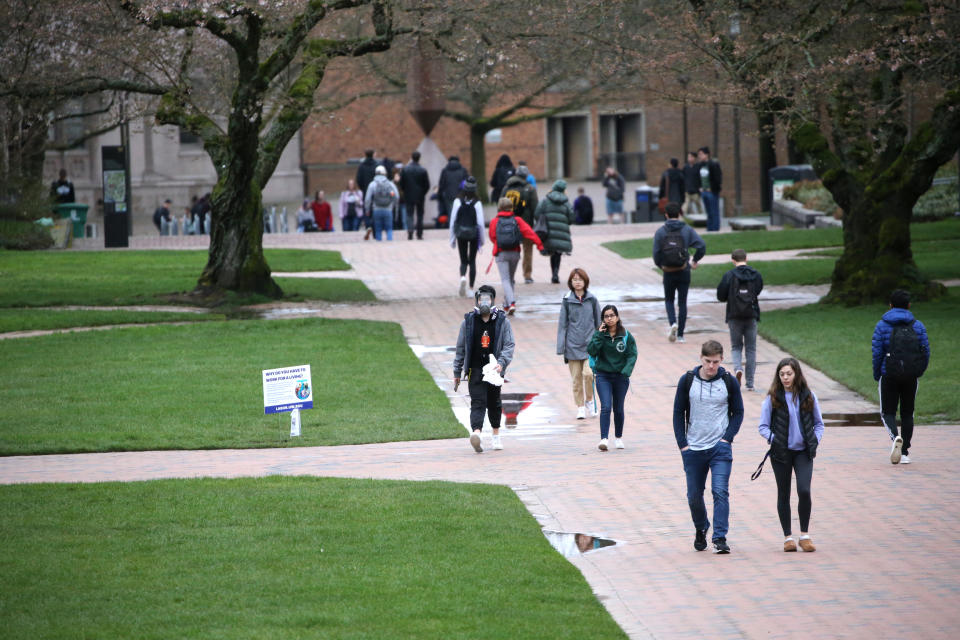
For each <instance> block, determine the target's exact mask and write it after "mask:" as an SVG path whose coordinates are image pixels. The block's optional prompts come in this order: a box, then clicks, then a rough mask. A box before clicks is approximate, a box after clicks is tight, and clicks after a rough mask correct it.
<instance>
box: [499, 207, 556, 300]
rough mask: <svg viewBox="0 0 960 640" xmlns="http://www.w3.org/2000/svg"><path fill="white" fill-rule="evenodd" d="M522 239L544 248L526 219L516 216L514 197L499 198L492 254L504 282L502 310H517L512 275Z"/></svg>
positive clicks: (540, 248) (541, 248)
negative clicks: (514, 213) (514, 212)
mask: <svg viewBox="0 0 960 640" xmlns="http://www.w3.org/2000/svg"><path fill="white" fill-rule="evenodd" d="M523 238H526V239H527V240H529V241H530V242H532V243H534V244H535V245H537V249H539V250H540V251H543V241H542V240H540V236H538V235H537V234H536V232H535V231H534V230H533V229H532V228H530V225H529V224H527V223H526V222H525V221H524V220H523V218H520V217H519V216H515V215H513V200H511V199H510V198H500V202H498V203H497V215H496V217H495V218H494V219H493V220H491V221H490V242H491V243H493V255H494V257H495V258H496V261H497V269H498V270H499V271H500V282H501V283H502V284H503V310H504V311H506V312H507V315H511V316H512V315H513V314H514V312H516V310H517V298H516V296H515V294H514V280H513V276H514V274H515V273H516V272H517V263H518V262H520V247H521V246H522V244H523V242H522V240H523Z"/></svg>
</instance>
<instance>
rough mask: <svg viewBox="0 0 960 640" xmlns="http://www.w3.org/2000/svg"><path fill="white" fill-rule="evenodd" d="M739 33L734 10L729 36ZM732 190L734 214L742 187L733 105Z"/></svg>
mask: <svg viewBox="0 0 960 640" xmlns="http://www.w3.org/2000/svg"><path fill="white" fill-rule="evenodd" d="M739 35H740V13H739V12H734V13H733V14H731V16H730V38H731V39H733V40H736V39H737V37H739ZM733 191H734V205H733V210H734V214H735V215H737V216H739V215H741V214H742V213H743V199H742V195H743V193H742V189H741V183H740V107H739V106H737V105H734V106H733Z"/></svg>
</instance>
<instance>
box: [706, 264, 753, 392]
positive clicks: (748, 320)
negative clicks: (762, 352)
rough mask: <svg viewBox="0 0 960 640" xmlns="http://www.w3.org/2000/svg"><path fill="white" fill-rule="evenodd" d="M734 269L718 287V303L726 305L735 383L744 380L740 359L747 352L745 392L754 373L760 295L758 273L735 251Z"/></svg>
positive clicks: (750, 388)
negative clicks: (758, 298)
mask: <svg viewBox="0 0 960 640" xmlns="http://www.w3.org/2000/svg"><path fill="white" fill-rule="evenodd" d="M730 259H731V260H733V265H734V268H733V269H730V271H727V272H726V273H725V274H723V277H722V278H721V279H720V284H719V285H717V300H719V301H720V302H726V303H727V309H726V314H725V319H726V322H727V328H728V329H729V330H730V352H731V353H730V356H731V358H732V359H733V370H734V372H735V375H736V376H737V382H738V383H740V382H741V381H742V379H743V373H744V371H743V366H742V364H743V361H742V359H741V356H742V355H743V352H744V350H746V359H747V366H746V373H747V376H746V378H747V390H748V391H753V389H754V387H753V382H754V374H755V372H756V370H757V323H758V322H760V302H759V301H758V300H757V297H758V296H759V295H760V292H761V291H763V277H761V275H760V272H759V271H757V270H756V269H754V268H753V267H750V266H748V265H747V252H746V251H744V250H743V249H734V250H733V253H731V254H730Z"/></svg>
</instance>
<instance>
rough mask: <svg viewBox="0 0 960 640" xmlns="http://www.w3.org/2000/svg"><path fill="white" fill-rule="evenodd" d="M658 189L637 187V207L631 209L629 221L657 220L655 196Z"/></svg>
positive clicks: (657, 193) (658, 218)
mask: <svg viewBox="0 0 960 640" xmlns="http://www.w3.org/2000/svg"><path fill="white" fill-rule="evenodd" d="M659 194H660V190H659V189H657V188H656V187H650V186H645V187H637V192H636V203H637V208H636V209H635V210H634V211H633V217H632V218H631V222H658V221H659V220H660V212H659V211H657V200H658V198H657V196H658V195H659Z"/></svg>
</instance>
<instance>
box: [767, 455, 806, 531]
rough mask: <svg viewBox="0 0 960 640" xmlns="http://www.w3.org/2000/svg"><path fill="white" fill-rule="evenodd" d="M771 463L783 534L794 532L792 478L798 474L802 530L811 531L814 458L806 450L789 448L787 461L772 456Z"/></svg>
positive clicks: (798, 500) (798, 501) (798, 506)
mask: <svg viewBox="0 0 960 640" xmlns="http://www.w3.org/2000/svg"><path fill="white" fill-rule="evenodd" d="M770 465H771V466H772V467H773V475H774V477H775V478H776V479H777V515H779V516H780V526H781V527H782V528H783V535H785V536H789V535H790V534H791V533H792V529H791V528H790V480H791V476H793V474H794V473H796V475H797V511H798V512H799V513H800V531H809V530H810V529H809V526H810V509H811V507H812V506H813V500H812V498H811V497H810V482H811V481H812V480H813V460H811V459H810V456H809V455H807V452H806V451H793V450H792V449H788V450H787V462H777V461H776V460H774V459H773V458H772V457H771V458H770Z"/></svg>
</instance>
